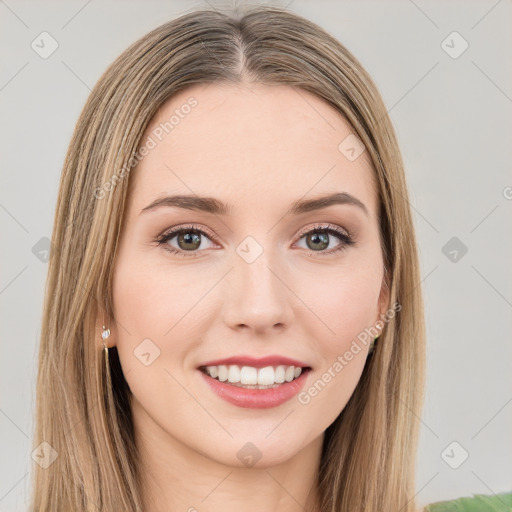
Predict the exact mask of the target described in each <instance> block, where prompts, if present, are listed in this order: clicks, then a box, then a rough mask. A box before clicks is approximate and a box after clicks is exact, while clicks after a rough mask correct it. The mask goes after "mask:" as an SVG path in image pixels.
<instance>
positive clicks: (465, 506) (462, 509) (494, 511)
mask: <svg viewBox="0 0 512 512" xmlns="http://www.w3.org/2000/svg"><path fill="white" fill-rule="evenodd" d="M424 511H425V512H512V492H506V493H503V494H494V495H492V496H485V495H483V494H475V495H473V497H472V498H459V499H457V500H451V501H438V502H436V503H432V504H431V505H427V506H426V507H425V509H424Z"/></svg>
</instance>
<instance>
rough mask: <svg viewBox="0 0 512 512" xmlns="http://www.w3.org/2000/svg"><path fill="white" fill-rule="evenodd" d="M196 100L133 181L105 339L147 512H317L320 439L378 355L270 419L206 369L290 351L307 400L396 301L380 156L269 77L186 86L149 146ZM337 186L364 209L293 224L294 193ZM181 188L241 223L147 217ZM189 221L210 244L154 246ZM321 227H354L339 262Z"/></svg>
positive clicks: (165, 209)
mask: <svg viewBox="0 0 512 512" xmlns="http://www.w3.org/2000/svg"><path fill="white" fill-rule="evenodd" d="M190 96H194V98H196V100H197V101H198V104H197V106H195V107H194V108H192V109H191V111H190V113H188V114H187V115H186V116H183V118H181V119H180V121H179V124H177V126H175V127H174V129H173V130H172V131H170V132H169V133H168V134H167V135H165V137H163V138H162V140H161V141H158V144H157V145H156V146H155V147H154V148H153V149H151V151H150V152H149V154H147V155H146V156H144V158H143V159H142V160H141V162H140V163H139V164H138V165H137V167H136V168H135V169H134V170H132V171H131V172H132V175H131V176H130V180H132V182H131V183H130V194H129V196H128V200H127V205H126V211H125V219H124V224H123V231H122V236H121V240H120V246H119V252H118V254H117V257H116V261H115V272H114V282H113V297H114V316H115V319H113V320H112V321H111V323H110V325H109V326H110V328H111V331H112V335H111V337H110V339H109V340H108V341H109V346H112V345H116V346H117V349H118V353H119V357H120V361H121V365H122V368H123V373H124V375H125V378H126V380H127V382H128V385H129V386H130V389H131V391H132V393H133V399H132V404H131V405H132V411H133V420H134V425H135V436H136V443H137V446H138V448H139V450H140V452H141V454H142V460H141V469H142V472H143V473H144V475H146V477H147V480H148V482H149V484H148V488H147V489H146V490H145V497H144V499H145V504H146V507H145V508H144V510H145V511H147V512H164V511H168V510H183V511H187V510H190V511H192V510H208V511H222V512H231V511H238V510H241V509H243V510H245V511H249V512H256V511H261V510H268V511H272V510H279V511H280V512H292V511H294V512H295V511H299V510H308V511H318V510H319V502H318V493H317V487H316V479H317V476H318V471H319V464H320V454H321V448H322V442H323V439H324V432H325V430H326V429H327V427H328V426H329V425H331V424H332V422H333V421H334V420H335V419H336V417H337V416H338V415H339V414H340V412H341V411H342V410H343V408H344V407H345V405H346V403H347V401H348V400H349V398H350V396H351V395H352V393H353V391H354V389H355V387H356V385H357V382H358V380H359V378H360V376H361V373H362V370H363V367H364V363H365V360H366V356H367V352H368V347H365V348H363V350H362V351H361V352H360V353H359V354H357V355H356V356H354V358H353V359H352V360H351V361H350V362H349V363H348V364H347V365H346V366H345V367H344V368H343V371H341V372H339V374H338V375H337V376H336V378H334V379H332V380H331V382H329V383H328V384H327V385H326V386H325V387H324V388H323V389H322V390H321V392H319V393H318V395H317V396H315V397H314V398H312V399H311V401H310V402H309V403H308V404H301V403H299V402H298V401H297V398H296V397H295V398H293V399H291V400H289V401H287V402H285V403H284V404H281V405H279V406H277V407H272V408H268V409H249V408H243V407H238V406H235V405H233V404H231V403H228V402H226V401H224V400H223V399H221V398H219V397H218V396H217V395H216V394H214V393H213V392H212V391H211V390H210V388H209V386H207V385H206V384H205V382H204V379H203V377H202V375H201V374H200V373H199V370H197V367H198V366H199V365H200V364H201V363H202V362H205V361H208V360H212V359H219V358H224V357H231V356H233V355H240V354H247V355H251V356H254V357H262V356H265V355H268V354H279V355H283V356H288V357H291V358H294V359H299V360H301V361H305V362H307V363H308V365H309V366H310V367H311V368H312V370H311V372H310V373H309V375H308V378H307V379H308V380H307V382H306V385H305V388H304V389H307V388H309V387H310V386H312V384H313V383H314V382H315V381H317V380H318V379H319V378H320V377H321V376H322V374H323V373H324V372H325V371H326V370H327V369H328V368H329V367H332V365H333V362H334V361H336V359H337V358H338V356H339V355H340V354H344V353H345V352H346V351H347V350H348V348H349V347H350V344H351V343H352V341H353V340H354V339H355V338H356V337H357V335H358V334H359V333H361V331H363V330H364V329H365V328H368V327H370V326H373V325H375V324H376V322H377V321H378V320H379V318H380V315H382V314H383V313H384V312H385V311H386V309H387V307H388V295H387V290H386V288H385V287H384V286H383V277H384V267H383V260H382V253H381V249H380V244H379V226H378V220H377V219H378V218H377V211H378V210H377V208H378V198H377V197H376V194H375V191H374V188H373V187H372V181H371V180H372V171H371V168H370V164H369V161H368V152H367V151H365V152H363V154H362V155H361V156H360V157H359V158H357V159H356V160H354V161H349V160H348V159H347V158H346V157H345V156H344V155H343V154H342V153H341V152H340V151H339V150H338V145H339V144H340V142H341V141H342V140H343V139H344V138H345V137H347V135H349V134H350V133H352V132H353V130H351V129H350V127H349V125H348V124H347V123H346V121H345V120H344V119H343V118H342V117H341V115H339V114H338V113H337V112H336V111H335V110H334V109H333V108H332V107H330V106H329V105H328V104H326V103H325V102H323V101H322V100H320V99H318V98H316V97H315V96H313V95H312V94H309V93H307V92H305V91H300V94H298V92H297V91H296V90H294V89H293V88H291V87H286V86H264V85H261V84H250V85H247V84H244V85H243V86H232V85H226V84H210V85H209V86H207V87H205V86H204V85H200V86H194V87H192V88H189V89H187V90H185V91H181V92H180V93H178V94H177V95H175V96H174V97H172V98H171V99H170V100H168V101H167V102H166V103H165V104H164V105H163V106H162V108H161V109H160V110H159V111H158V112H157V114H156V115H155V117H154V118H153V119H152V121H151V123H150V125H149V126H148V128H147V131H146V134H145V135H144V137H143V138H142V142H144V141H146V140H147V137H148V136H149V135H151V132H152V130H154V129H155V127H157V126H158V125H159V124H160V123H161V122H164V121H166V120H168V119H169V118H170V117H171V116H172V114H173V113H174V111H175V110H176V109H179V108H180V107H181V106H182V105H184V104H185V103H186V102H187V99H188V98H189V97H190ZM306 100H307V101H306ZM153 138H154V137H153ZM155 140H156V139H155ZM142 142H141V143H142ZM335 192H346V193H348V194H350V195H352V196H354V197H356V198H357V199H358V200H359V201H360V202H361V203H363V204H364V205H365V207H366V209H367V213H366V212H365V211H363V209H362V208H360V207H357V206H354V205H351V204H334V205H331V206H329V207H327V208H323V209H321V210H317V211H309V212H303V213H300V214H298V215H297V214H286V211H287V210H288V208H289V207H290V205H291V204H292V203H293V202H295V201H297V200H300V199H302V200H309V199H313V198H317V197H319V196H323V195H327V194H332V193H335ZM176 194H191V195H193V196H196V195H197V196H208V197H214V198H216V199H218V200H219V201H221V202H223V203H226V204H228V205H229V206H231V207H232V212H231V213H230V214H226V215H221V214H212V213H206V212H203V211H198V210H195V211H194V210H187V209H180V208H177V207H169V206H160V207H158V208H155V209H152V210H148V211H145V212H143V213H141V211H142V210H143V209H144V208H145V207H147V206H148V205H149V204H150V203H152V202H153V201H155V200H156V199H158V198H161V197H164V196H170V195H176ZM190 224H194V225H196V226H197V227H198V228H199V229H201V230H205V231H207V233H208V235H203V234H200V235H199V237H200V242H201V243H200V245H199V244H196V246H194V247H198V248H195V249H193V250H188V251H187V247H190V246H187V245H186V243H187V242H186V241H185V242H183V241H181V243H180V241H179V240H180V236H174V238H172V239H170V240H168V241H167V242H165V243H164V244H162V245H158V244H157V243H155V239H157V238H158V237H159V235H161V234H162V233H164V232H166V231H168V230H169V228H172V227H182V226H183V227H185V228H186V227H187V226H188V225H190ZM318 224H320V225H321V226H322V227H331V226H332V227H337V228H339V229H341V230H342V231H346V232H348V233H349V234H350V235H351V236H352V238H353V239H354V240H355V243H354V244H353V245H345V247H344V249H343V250H340V251H336V252H334V250H335V249H336V248H339V247H341V246H342V245H344V244H345V242H344V241H343V240H342V239H340V238H337V237H336V236H334V235H332V234H327V238H324V239H323V240H327V242H328V245H327V244H325V246H326V248H318V247H319V245H318V244H319V241H318V237H315V236H314V235H315V234H318V233H319V232H320V233H321V230H318V229H317V230H316V231H315V229H314V228H316V226H317V225H318ZM311 230H313V234H309V235H304V234H303V233H306V232H308V231H311ZM188 233H190V229H189V230H188ZM246 237H252V238H253V239H254V240H256V241H257V243H258V244H259V246H260V247H261V248H262V251H263V252H262V253H261V255H260V256H259V257H258V258H257V259H256V260H255V261H253V262H251V263H248V262H247V261H246V260H244V259H243V258H242V257H241V256H240V255H239V253H237V247H238V246H239V245H240V243H241V242H242V241H244V239H245V238H246ZM181 238H182V237H181ZM189 243H190V242H189ZM315 243H316V244H317V245H315ZM320 245H321V244H320ZM166 247H167V248H171V249H174V250H177V251H179V252H180V253H181V255H179V254H172V253H171V252H169V251H168V250H166ZM145 339H150V340H151V342H150V344H149V345H145V351H146V352H148V351H149V352H150V353H151V354H154V353H155V352H154V351H155V350H156V349H155V347H157V348H158V350H159V351H160V353H159V356H158V357H157V358H156V359H154V361H153V362H152V363H151V364H150V365H145V364H142V362H141V360H140V358H138V357H136V356H135V355H134V351H135V352H136V353H138V352H137V347H138V346H139V345H140V344H141V342H142V341H143V340H145ZM146 343H148V342H146ZM148 347H149V348H148ZM248 442H250V443H252V444H253V445H254V446H255V447H256V448H257V450H258V451H259V453H260V454H261V458H260V459H259V460H258V461H257V462H256V463H255V464H254V465H252V466H250V467H248V466H247V465H245V464H244V463H243V462H242V460H241V459H240V458H239V457H238V456H237V454H239V451H240V450H241V449H242V448H243V447H244V446H246V443H248ZM245 449H247V448H245Z"/></svg>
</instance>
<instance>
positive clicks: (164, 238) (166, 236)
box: [155, 224, 355, 258]
mask: <svg viewBox="0 0 512 512" xmlns="http://www.w3.org/2000/svg"><path fill="white" fill-rule="evenodd" d="M189 232H194V233H200V234H202V235H205V236H206V237H208V238H215V237H213V235H212V234H211V233H209V232H208V231H205V230H204V229H202V228H200V227H198V226H196V225H195V224H191V225H189V226H183V227H179V228H175V229H172V230H170V231H167V232H166V233H163V234H162V235H160V236H159V237H158V238H157V239H156V240H155V242H156V243H157V245H158V246H161V245H166V244H167V242H168V241H169V240H171V239H172V238H174V237H175V236H176V235H179V234H181V233H189ZM317 232H320V233H327V234H330V235H334V236H335V237H337V238H338V239H339V240H340V241H341V242H342V243H341V244H340V246H339V247H337V248H336V249H331V250H330V251H328V252H326V251H310V254H314V255H317V254H325V255H331V254H333V253H337V252H338V251H343V250H345V249H347V247H349V246H351V245H354V244H355V241H354V239H353V238H352V237H351V236H350V235H349V234H347V232H345V231H343V230H341V229H339V228H337V227H334V226H329V225H328V226H325V225H316V226H314V227H313V228H311V229H308V230H307V231H305V232H302V233H301V234H300V236H299V240H300V239H301V238H303V237H304V236H306V235H309V234H311V233H317ZM164 249H165V250H166V251H169V252H170V253H171V254H176V255H179V256H183V257H185V258H187V257H192V258H194V257H197V256H199V254H198V253H199V252H200V251H191V252H190V254H187V251H183V250H178V249H175V248H174V247H171V246H169V245H167V246H166V247H164Z"/></svg>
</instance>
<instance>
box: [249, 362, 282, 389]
mask: <svg viewBox="0 0 512 512" xmlns="http://www.w3.org/2000/svg"><path fill="white" fill-rule="evenodd" d="M242 384H247V383H246V382H242ZM258 384H259V385H260V386H270V385H271V384H275V382H274V368H272V366H266V367H265V368H260V369H259V370H258Z"/></svg>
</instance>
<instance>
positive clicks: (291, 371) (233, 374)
mask: <svg viewBox="0 0 512 512" xmlns="http://www.w3.org/2000/svg"><path fill="white" fill-rule="evenodd" d="M199 370H200V371H201V372H202V373H204V374H205V375H207V376H208V377H210V378H212V379H214V380H216V381H217V382H220V383H222V384H228V385H231V386H233V387H238V388H244V389H273V388H278V387H280V386H283V385H286V384H288V383H290V382H293V381H294V380H296V379H298V378H299V377H300V376H301V375H304V374H305V373H307V372H309V371H311V368H310V367H309V366H306V367H295V366H288V365H277V366H266V367H264V368H255V367H249V366H241V367H240V366H238V365H229V366H228V365H219V366H201V367H199Z"/></svg>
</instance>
